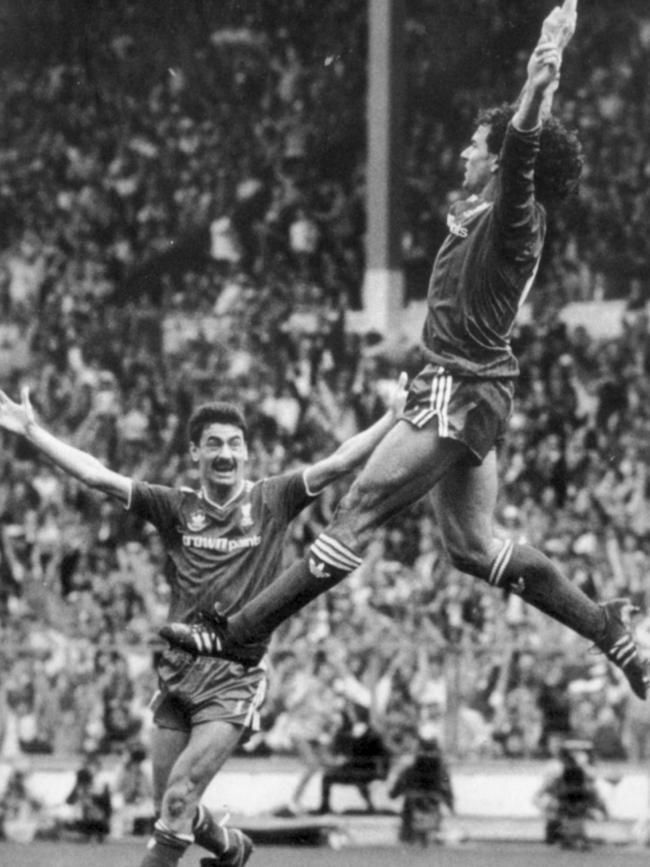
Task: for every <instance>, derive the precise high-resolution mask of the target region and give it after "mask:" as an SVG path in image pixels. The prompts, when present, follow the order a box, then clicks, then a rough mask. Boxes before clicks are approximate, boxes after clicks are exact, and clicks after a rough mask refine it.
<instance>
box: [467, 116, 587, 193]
mask: <svg viewBox="0 0 650 867" xmlns="http://www.w3.org/2000/svg"><path fill="white" fill-rule="evenodd" d="M515 111H516V106H514V105H510V104H508V103H503V105H500V106H496V107H495V108H489V109H486V110H485V111H481V112H479V114H478V117H477V118H476V121H475V123H476V126H489V127H490V131H489V132H488V135H487V137H486V140H485V143H486V145H487V147H488V150H489V151H490V153H492V154H498V153H500V152H501V148H502V146H503V140H504V138H505V134H506V129H507V128H508V124H509V123H510V121H511V120H512V118H513V116H514V114H515ZM583 162H584V158H583V154H582V147H581V145H580V141H579V139H578V136H577V135H576V134H575V132H573V131H572V130H569V129H567V127H565V126H564V124H563V123H561V122H560V121H559V120H557V118H554V117H548V118H546V120H544V121H543V123H542V132H541V134H540V140H539V154H538V156H537V160H536V162H535V196H536V198H537V200H538V201H539V202H541V203H542V205H544V207H547V208H548V207H553V206H556V205H558V204H559V203H560V202H561V201H562V200H563V199H565V198H566V197H567V196H568V195H569V194H570V193H572V192H573V191H574V190H575V189H576V187H577V185H578V181H579V179H580V174H581V172H582V164H583Z"/></svg>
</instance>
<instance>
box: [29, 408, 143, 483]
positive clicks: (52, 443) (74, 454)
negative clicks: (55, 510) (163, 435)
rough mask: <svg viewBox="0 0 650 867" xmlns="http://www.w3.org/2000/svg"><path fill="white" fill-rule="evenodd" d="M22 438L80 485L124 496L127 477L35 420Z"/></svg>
mask: <svg viewBox="0 0 650 867" xmlns="http://www.w3.org/2000/svg"><path fill="white" fill-rule="evenodd" d="M25 437H26V439H27V440H28V441H29V442H30V443H31V444H32V445H33V446H34V447H35V448H36V449H37V450H38V451H39V452H40V453H41V454H42V455H43V456H44V457H46V458H49V459H50V460H51V461H52V462H53V463H54V464H56V466H57V467H59V468H60V469H61V470H63V471H64V472H66V473H68V474H69V475H71V476H73V478H75V479H78V480H79V481H80V482H82V483H83V484H84V485H88V487H91V488H95V489H97V490H100V491H103V492H104V493H106V494H109V495H111V496H116V497H119V498H120V499H123V500H126V499H127V497H128V491H129V481H128V479H126V477H124V476H121V475H120V474H119V473H114V472H112V471H111V470H109V469H108V468H107V467H105V466H104V465H103V464H102V463H101V461H98V460H97V458H95V457H93V456H92V455H89V454H88V453H87V452H84V451H82V450H81V449H78V448H75V446H71V445H69V444H68V443H65V442H63V441H62V440H60V439H58V438H57V437H55V436H54V435H53V434H51V433H49V431H47V430H45V428H43V427H41V426H40V425H39V424H36V422H32V423H30V424H28V425H27V428H26V431H25Z"/></svg>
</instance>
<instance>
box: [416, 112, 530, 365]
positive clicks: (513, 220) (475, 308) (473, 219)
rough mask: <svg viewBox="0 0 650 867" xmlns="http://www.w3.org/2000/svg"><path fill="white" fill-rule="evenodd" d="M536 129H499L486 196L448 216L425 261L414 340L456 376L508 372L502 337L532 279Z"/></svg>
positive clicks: (507, 346) (508, 332)
mask: <svg viewBox="0 0 650 867" xmlns="http://www.w3.org/2000/svg"><path fill="white" fill-rule="evenodd" d="M538 150H539V130H533V131H530V132H521V131H519V130H517V129H516V128H515V127H514V126H512V124H511V125H510V126H509V127H508V130H507V132H506V136H505V140H504V143H503V148H502V150H501V155H500V158H499V170H498V172H497V173H496V180H495V184H494V188H493V189H494V192H493V195H492V197H491V200H490V197H489V196H484V197H473V198H470V199H469V200H468V201H467V202H465V203H464V204H463V206H462V208H460V209H458V211H456V212H455V213H450V215H449V217H448V220H447V222H448V227H449V235H448V236H447V238H446V239H445V240H444V242H443V244H442V246H441V248H440V250H439V251H438V255H437V256H436V260H435V262H434V265H433V271H432V274H431V279H430V281H429V289H428V294H427V308H428V309H427V317H426V320H425V323H424V329H423V334H422V341H423V344H424V354H425V356H426V358H427V359H428V361H431V362H433V363H434V364H440V365H442V366H443V367H445V368H446V369H447V370H449V372H451V373H453V374H456V375H457V376H471V377H479V378H490V379H491V378H499V377H514V376H517V375H518V372H519V368H518V364H517V360H516V359H515V357H514V356H513V354H512V350H511V348H510V335H511V332H512V327H513V324H514V321H515V318H516V315H517V311H518V310H519V308H520V307H521V305H522V304H523V302H524V300H525V298H526V296H527V294H528V292H529V290H530V288H531V286H532V283H533V280H534V279H535V274H536V272H537V268H538V266H539V261H540V257H541V253H542V247H543V245H544V237H545V234H546V214H545V211H544V208H543V207H542V205H541V204H540V203H539V202H537V200H536V199H535V185H534V171H535V159H536V157H537V153H538Z"/></svg>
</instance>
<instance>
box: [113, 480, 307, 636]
mask: <svg viewBox="0 0 650 867" xmlns="http://www.w3.org/2000/svg"><path fill="white" fill-rule="evenodd" d="M312 500H313V497H312V496H311V495H310V494H308V492H307V490H306V487H305V482H304V478H303V471H294V472H291V473H286V474H284V475H280V476H272V477H270V478H267V479H263V480H261V481H258V482H250V481H247V482H245V483H244V487H243V489H242V491H241V493H240V494H239V495H238V496H236V497H235V498H233V499H232V500H230V501H229V502H228V503H226V504H225V505H224V506H219V505H218V504H216V503H213V502H211V501H210V500H208V499H207V498H206V497H205V496H204V494H203V493H202V492H200V491H194V490H192V489H191V488H169V487H165V486H163V485H149V484H146V483H143V482H138V481H133V486H132V493H131V501H130V504H129V508H130V510H131V511H132V512H133V513H134V514H136V515H138V516H140V517H141V518H144V519H145V520H147V521H149V522H150V523H151V524H153V525H154V527H156V529H157V530H158V531H159V533H160V535H161V538H162V541H163V543H164V546H165V549H166V551H167V555H168V559H167V567H166V577H167V580H168V583H169V587H170V610H169V618H170V620H174V621H184V622H191V621H193V620H194V619H195V615H196V614H197V613H198V612H199V611H201V610H205V609H208V610H212V608H213V606H215V605H216V606H217V608H218V610H219V611H220V612H221V613H222V614H225V615H229V614H232V613H233V612H235V611H237V610H238V609H239V608H241V607H242V606H243V605H244V603H245V602H247V601H248V600H249V599H251V598H252V597H253V596H256V595H257V594H258V593H259V592H260V591H261V590H263V589H264V588H265V587H266V586H268V585H269V584H270V583H271V582H272V581H273V579H274V578H275V577H276V574H277V573H278V571H279V568H280V565H281V558H282V548H283V544H284V538H285V532H286V529H287V526H288V525H289V523H290V522H291V520H292V519H293V518H295V517H296V515H297V514H298V513H299V512H300V511H301V510H302V509H303V508H305V506H307V505H308V504H309V503H310V502H312Z"/></svg>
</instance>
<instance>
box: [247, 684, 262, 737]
mask: <svg viewBox="0 0 650 867" xmlns="http://www.w3.org/2000/svg"><path fill="white" fill-rule="evenodd" d="M266 691H267V681H266V677H263V678H262V679H261V680H260V682H259V683H258V685H257V690H256V691H255V695H254V696H253V698H252V700H251V703H250V705H249V706H248V713H247V714H246V719H245V720H244V728H247V729H252V730H253V731H254V732H257V731H259V729H260V708H261V707H262V705H263V704H264V699H265V698H266Z"/></svg>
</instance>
